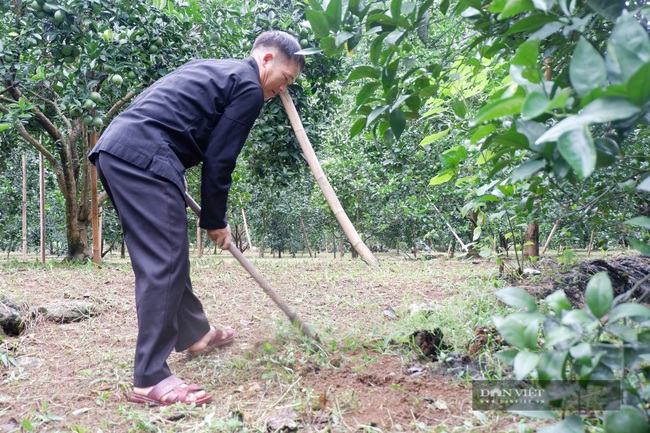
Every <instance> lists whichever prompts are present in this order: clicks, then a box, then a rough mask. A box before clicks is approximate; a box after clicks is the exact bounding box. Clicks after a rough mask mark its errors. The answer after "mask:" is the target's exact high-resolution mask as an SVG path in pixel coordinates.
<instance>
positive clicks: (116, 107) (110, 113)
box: [106, 90, 138, 119]
mask: <svg viewBox="0 0 650 433" xmlns="http://www.w3.org/2000/svg"><path fill="white" fill-rule="evenodd" d="M137 94H138V93H137V92H136V91H135V90H131V91H130V92H129V93H127V94H126V95H124V98H122V99H120V100H119V101H117V102H116V103H115V105H113V106H112V107H111V109H110V110H108V113H106V118H107V119H110V118H112V117H113V116H115V114H116V113H117V112H118V111H119V110H120V108H122V107H123V106H124V104H126V103H127V102H129V101H130V100H131V99H133V98H134V97H136V96H137Z"/></svg>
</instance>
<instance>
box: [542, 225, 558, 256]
mask: <svg viewBox="0 0 650 433" xmlns="http://www.w3.org/2000/svg"><path fill="white" fill-rule="evenodd" d="M559 224H560V221H559V220H558V221H555V224H554V225H553V228H552V229H551V233H549V235H548V238H547V239H546V243H545V244H544V248H542V252H541V253H540V254H539V255H540V256H543V255H544V253H545V252H546V249H547V248H548V246H549V245H550V244H551V239H553V235H554V234H555V230H557V227H558V225H559Z"/></svg>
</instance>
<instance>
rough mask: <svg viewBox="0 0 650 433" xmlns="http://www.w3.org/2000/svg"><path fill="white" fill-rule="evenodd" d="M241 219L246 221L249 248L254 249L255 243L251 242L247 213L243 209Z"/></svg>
mask: <svg viewBox="0 0 650 433" xmlns="http://www.w3.org/2000/svg"><path fill="white" fill-rule="evenodd" d="M241 217H242V219H243V220H244V230H245V231H246V240H248V248H250V249H253V243H252V242H251V235H250V233H249V232H248V222H246V213H245V212H244V208H243V207H242V208H241Z"/></svg>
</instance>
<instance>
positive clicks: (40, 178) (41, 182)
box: [38, 152, 46, 263]
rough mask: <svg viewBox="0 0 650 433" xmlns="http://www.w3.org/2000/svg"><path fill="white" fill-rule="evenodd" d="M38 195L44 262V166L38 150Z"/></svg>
mask: <svg viewBox="0 0 650 433" xmlns="http://www.w3.org/2000/svg"><path fill="white" fill-rule="evenodd" d="M38 195H39V198H40V216H41V263H45V234H46V233H45V168H44V167H43V154H42V153H40V152H39V153H38Z"/></svg>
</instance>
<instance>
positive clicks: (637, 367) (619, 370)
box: [494, 272, 650, 431]
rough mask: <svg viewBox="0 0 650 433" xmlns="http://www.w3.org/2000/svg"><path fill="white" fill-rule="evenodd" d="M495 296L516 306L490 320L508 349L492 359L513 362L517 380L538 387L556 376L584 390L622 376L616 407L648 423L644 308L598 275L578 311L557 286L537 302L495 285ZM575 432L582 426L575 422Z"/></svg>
mask: <svg viewBox="0 0 650 433" xmlns="http://www.w3.org/2000/svg"><path fill="white" fill-rule="evenodd" d="M497 296H498V297H499V298H500V299H501V300H502V301H503V302H504V303H505V304H507V305H509V306H510V307H513V308H517V309H519V310H520V311H518V312H516V313H513V314H510V315H508V316H505V317H502V316H495V317H494V323H495V325H496V328H497V330H498V331H499V333H500V334H501V335H502V336H503V338H504V339H505V341H506V342H507V343H508V344H510V345H511V346H513V348H512V349H506V350H503V351H501V352H499V353H498V354H497V356H498V357H499V358H500V359H501V360H503V361H504V362H506V363H507V364H509V365H512V366H513V374H514V376H515V378H516V379H517V380H523V379H529V378H530V379H533V380H534V381H536V382H537V383H539V384H540V386H542V387H546V386H548V385H549V384H550V383H551V381H562V382H564V383H567V384H568V383H578V384H580V386H582V387H585V388H586V386H587V385H588V384H589V381H596V380H620V381H621V384H622V386H621V389H622V401H621V404H622V405H624V406H628V407H632V408H635V409H633V410H634V411H635V412H638V413H639V415H641V414H642V419H643V420H644V421H643V424H644V425H645V426H646V428H650V427H648V421H647V417H648V414H647V412H646V410H647V409H646V408H647V404H648V400H649V398H650V387H648V382H647V380H648V375H649V374H650V370H649V369H648V364H647V354H648V344H649V343H650V329H649V328H650V327H649V325H650V308H648V307H647V306H645V305H641V304H639V303H637V302H622V301H623V298H622V297H619V298H614V295H613V290H612V284H611V282H610V280H609V277H608V276H607V274H606V273H604V272H601V273H598V274H596V275H594V276H593V277H592V278H591V279H590V281H589V283H588V285H587V289H586V291H585V306H584V307H583V308H580V309H578V308H573V307H572V306H571V304H570V302H569V301H568V299H567V298H566V295H565V294H564V292H563V291H562V290H559V291H557V292H555V293H553V294H551V295H549V296H548V297H547V298H546V299H544V301H543V302H542V303H540V305H539V306H538V304H537V302H536V301H535V300H534V299H533V297H532V296H531V295H530V294H528V293H527V292H526V291H524V290H522V289H520V288H517V287H508V288H504V289H501V290H499V291H498V292H497ZM623 296H625V295H623ZM540 328H541V330H542V332H541V335H540ZM566 403H567V401H566V400H562V399H559V400H558V401H552V402H551V405H552V406H553V408H556V409H562V410H566V409H568V408H567V407H566V406H563V405H565V404H566ZM574 417H575V416H574ZM567 419H568V418H567ZM579 420H580V419H579V418H578V421H579ZM563 422H564V423H566V422H568V421H567V420H565V421H563ZM557 427H559V425H558V426H557ZM632 430H634V429H632ZM577 431H583V427H582V423H581V422H580V429H578V430H577Z"/></svg>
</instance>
